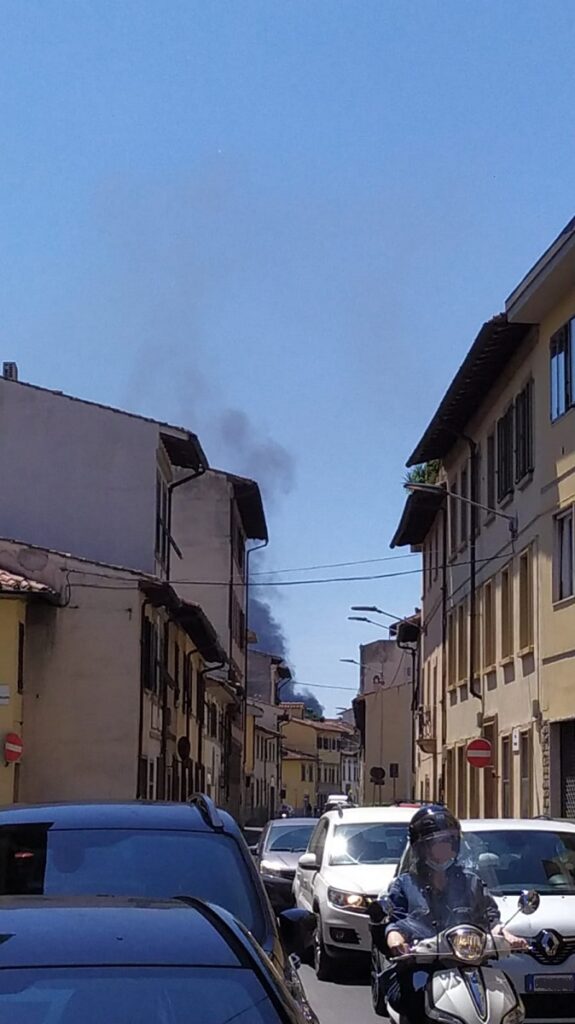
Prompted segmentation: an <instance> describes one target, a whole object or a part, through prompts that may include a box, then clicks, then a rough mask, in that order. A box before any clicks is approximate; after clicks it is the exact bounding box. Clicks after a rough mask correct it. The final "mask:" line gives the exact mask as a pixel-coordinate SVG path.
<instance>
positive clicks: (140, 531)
mask: <svg viewBox="0 0 575 1024" xmlns="http://www.w3.org/2000/svg"><path fill="white" fill-rule="evenodd" d="M157 446H158V426H157V424H154V423H148V422H147V421H145V420H142V419H138V418H136V417H131V416H126V415H124V414H121V413H117V412H113V411H112V410H108V409H103V408H100V407H99V406H94V405H89V404H86V403H82V402H79V401H76V400H75V399H72V398H68V397H66V396H63V395H58V394H55V393H53V392H50V391H43V390H41V389H39V388H34V387H30V386H28V385H26V384H18V383H15V382H13V381H7V380H3V379H0V480H2V488H1V490H0V536H2V537H11V538H15V539H16V540H20V541H24V542H26V543H29V544H37V545H39V546H41V547H47V548H53V549H54V550H57V551H69V552H71V553H72V554H75V555H80V556H82V557H84V558H90V559H94V560H96V561H103V562H108V563H113V564H116V565H124V566H128V567H130V568H134V569H140V570H143V571H146V572H153V571H154V530H155V488H156V450H157Z"/></svg>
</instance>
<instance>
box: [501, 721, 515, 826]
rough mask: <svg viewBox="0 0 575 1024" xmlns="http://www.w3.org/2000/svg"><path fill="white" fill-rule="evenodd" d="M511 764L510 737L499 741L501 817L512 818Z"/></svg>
mask: <svg viewBox="0 0 575 1024" xmlns="http://www.w3.org/2000/svg"><path fill="white" fill-rule="evenodd" d="M511 765H512V762H511V737H510V736H504V737H503V739H502V740H501V816H502V817H503V818H512V817H513V780H512V775H511V772H512V767H511Z"/></svg>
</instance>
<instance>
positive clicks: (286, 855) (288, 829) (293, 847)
mask: <svg viewBox="0 0 575 1024" xmlns="http://www.w3.org/2000/svg"><path fill="white" fill-rule="evenodd" d="M316 825H317V819H316V818H278V819H277V820H274V821H268V823H267V825H266V827H265V829H264V831H263V833H262V835H261V837H260V841H259V843H258V847H257V851H256V855H255V856H256V861H257V865H258V869H259V872H260V875H261V876H262V879H263V881H264V883H265V887H266V889H267V892H268V895H269V897H270V899H271V902H272V905H273V907H274V910H276V912H277V911H278V910H285V909H287V908H289V907H293V905H294V898H293V891H292V890H293V880H294V877H295V871H296V867H297V865H298V861H299V859H300V857H301V855H302V853H305V851H306V850H307V845H308V842H309V839H310V836H311V834H312V832H313V830H314V828H315V826H316Z"/></svg>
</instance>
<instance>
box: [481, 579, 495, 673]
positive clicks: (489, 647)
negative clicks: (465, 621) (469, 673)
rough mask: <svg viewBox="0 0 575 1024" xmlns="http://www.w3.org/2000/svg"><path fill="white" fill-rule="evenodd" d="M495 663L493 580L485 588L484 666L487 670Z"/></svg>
mask: <svg viewBox="0 0 575 1024" xmlns="http://www.w3.org/2000/svg"><path fill="white" fill-rule="evenodd" d="M494 665H495V592H494V589H493V581H492V580H489V582H488V583H486V584H485V586H484V588H483V667H484V671H487V670H489V669H491V668H493V666H494Z"/></svg>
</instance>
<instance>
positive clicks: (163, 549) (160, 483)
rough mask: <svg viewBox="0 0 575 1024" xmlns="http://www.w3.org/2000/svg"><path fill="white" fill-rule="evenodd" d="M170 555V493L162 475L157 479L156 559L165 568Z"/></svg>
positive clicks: (159, 474)
mask: <svg viewBox="0 0 575 1024" xmlns="http://www.w3.org/2000/svg"><path fill="white" fill-rule="evenodd" d="M169 553H170V492H169V489H168V485H167V483H166V481H165V480H164V478H163V476H162V474H161V473H158V475H157V478H156V557H157V559H158V561H159V562H161V563H162V565H163V566H164V568H165V567H166V566H167V564H168V556H169Z"/></svg>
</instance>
